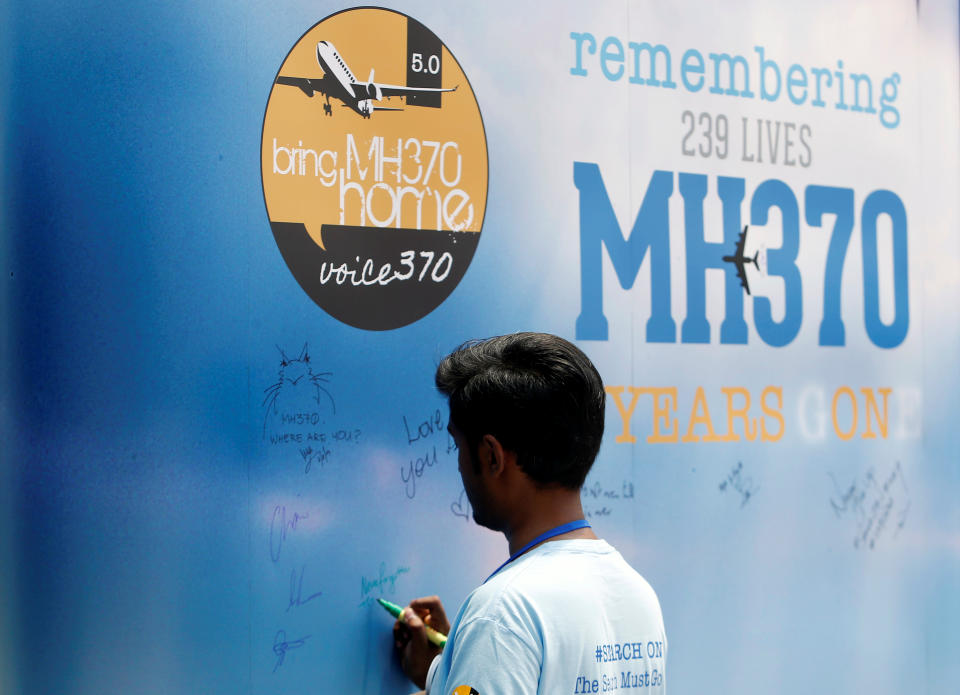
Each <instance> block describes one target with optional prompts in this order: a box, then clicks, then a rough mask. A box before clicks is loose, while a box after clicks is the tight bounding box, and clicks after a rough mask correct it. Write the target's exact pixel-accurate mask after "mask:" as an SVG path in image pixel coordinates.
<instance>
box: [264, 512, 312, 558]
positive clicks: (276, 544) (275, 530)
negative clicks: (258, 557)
mask: <svg viewBox="0 0 960 695" xmlns="http://www.w3.org/2000/svg"><path fill="white" fill-rule="evenodd" d="M309 518H310V514H309V513H307V512H293V513H292V514H289V516H288V513H287V508H286V506H284V505H277V506H276V507H274V509H273V518H272V519H271V520H270V559H271V560H273V561H274V562H277V561H278V560H279V559H280V550H281V549H282V548H283V544H284V542H286V540H287V534H288V533H290V532H292V531H296V530H297V526H298V525H299V524H300V522H301V521H303V520H304V519H309Z"/></svg>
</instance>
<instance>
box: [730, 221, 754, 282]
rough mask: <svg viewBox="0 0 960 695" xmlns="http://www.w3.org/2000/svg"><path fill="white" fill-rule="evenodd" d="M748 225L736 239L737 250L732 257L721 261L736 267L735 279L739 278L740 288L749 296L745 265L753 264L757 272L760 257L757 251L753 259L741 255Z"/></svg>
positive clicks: (745, 243)
mask: <svg viewBox="0 0 960 695" xmlns="http://www.w3.org/2000/svg"><path fill="white" fill-rule="evenodd" d="M748 228H749V225H745V226H744V228H743V231H742V232H740V238H739V239H737V250H736V252H735V253H734V255H732V256H724V257H723V260H724V261H726V262H727V263H733V264H734V265H735V266H737V277H738V278H740V286H741V287H742V288H743V289H745V290H746V291H747V294H750V283H748V282H747V272H746V267H745V266H746V265H747V264H749V263H753V265H754V266H755V267H756V269H757V270H760V265H759V264H758V263H757V256H759V255H760V252H759V251H757V252H756V253H755V254H753V258H749V257H748V256H744V255H743V249H744V247H745V246H746V245H747V229H748Z"/></svg>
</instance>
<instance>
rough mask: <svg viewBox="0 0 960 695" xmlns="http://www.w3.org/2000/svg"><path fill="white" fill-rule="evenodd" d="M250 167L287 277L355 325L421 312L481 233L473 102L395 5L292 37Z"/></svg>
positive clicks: (435, 41)
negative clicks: (255, 165) (255, 167)
mask: <svg viewBox="0 0 960 695" xmlns="http://www.w3.org/2000/svg"><path fill="white" fill-rule="evenodd" d="M260 169H261V176H262V179H263V197H264V201H265V202H266V206H267V214H268V216H269V218H270V227H271V229H272V230H273V235H274V239H275V240H276V242H277V246H278V247H279V249H280V253H281V254H282V255H283V259H284V261H286V264H287V267H288V268H289V269H290V272H291V273H293V276H294V278H296V280H297V282H298V283H299V284H300V286H301V287H302V288H303V290H304V291H305V292H306V293H307V294H308V295H309V296H310V297H311V299H313V300H314V301H315V302H316V303H317V304H318V305H319V306H320V307H321V308H323V309H324V311H326V312H327V313H329V314H330V315H331V316H333V317H335V318H336V319H338V320H340V321H342V322H344V323H346V324H349V325H351V326H355V327H357V328H364V329H369V330H388V329H392V328H399V327H401V326H405V325H407V324H410V323H413V322H414V321H417V320H419V319H421V318H423V317H424V316H426V315H427V314H429V313H430V312H431V311H433V310H434V309H435V308H436V307H437V306H439V304H440V303H441V302H442V301H443V300H444V299H446V298H447V296H448V295H449V294H450V293H451V292H452V291H453V290H454V288H455V287H456V286H457V284H458V283H459V282H460V279H461V278H462V277H463V275H464V273H465V272H466V270H467V267H468V266H469V265H470V261H471V259H472V258H473V254H474V251H476V248H477V243H478V242H479V240H480V230H481V228H482V226H483V217H484V213H485V211H486V204H487V141H486V135H485V133H484V129H483V121H482V119H481V116H480V108H479V107H478V106H477V100H476V98H475V97H474V94H473V90H472V89H471V87H470V83H469V81H468V80H467V77H466V75H465V74H464V72H463V70H462V68H461V67H460V64H459V63H458V62H457V60H456V58H454V57H453V54H452V53H451V52H450V51H449V50H448V49H447V47H446V46H445V45H444V44H443V42H442V41H441V40H440V39H439V38H438V37H437V36H436V35H435V34H434V33H433V32H432V31H430V29H428V28H427V27H425V26H423V25H422V24H420V23H419V22H418V21H416V20H415V19H413V18H411V17H408V16H406V15H404V14H402V13H400V12H395V11H393V10H386V9H379V8H360V9H353V10H345V11H343V12H339V13H337V14H334V15H331V16H330V17H327V18H326V19H324V20H322V21H320V22H318V23H317V24H315V25H314V26H313V27H311V28H310V29H309V30H308V31H307V32H306V33H305V34H304V35H303V36H302V37H301V38H300V40H299V41H297V43H296V44H295V45H294V46H293V48H292V49H290V52H289V54H287V57H286V59H285V60H284V61H283V64H282V65H281V66H280V70H279V72H278V73H277V76H276V78H275V79H274V84H273V86H272V88H271V90H270V98H269V101H268V102H267V109H266V113H265V114H264V119H263V137H262V140H261V151H260Z"/></svg>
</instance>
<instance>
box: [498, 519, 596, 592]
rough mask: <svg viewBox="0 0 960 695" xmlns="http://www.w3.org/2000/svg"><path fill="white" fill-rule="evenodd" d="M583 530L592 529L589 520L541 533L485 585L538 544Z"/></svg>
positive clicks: (569, 523)
mask: <svg viewBox="0 0 960 695" xmlns="http://www.w3.org/2000/svg"><path fill="white" fill-rule="evenodd" d="M581 528H590V524H588V523H587V520H586V519H577V520H576V521H568V522H567V523H565V524H560V525H559V526H555V527H553V528H552V529H550V530H549V531H545V532H544V533H541V534H540V535H539V536H537V537H536V538H534V539H533V540H532V541H530V542H529V543H527V544H526V545H525V546H523V547H522V548H520V550H518V551H517V552H515V553H514V554H513V555H511V556H510V557H509V558H508V559H507V561H506V562H504V563H503V564H502V565H500V566H499V567H498V568H497V569H495V570H494V571H493V574H491V575H490V576H489V577H487V578H486V579H485V580H484V582H483V583H484V584H486V583H487V582H489V581H490V580H491V579H493V576H494V575H495V574H496V573H497V572H499V571H500V570H502V569H503V568H504V567H506V566H507V565H509V564H510V563H511V562H513V561H514V560H516V559H517V558H518V557H520V556H521V555H523V554H524V553H525V552H527V551H528V550H530V548H532V547H533V546H535V545H537V544H538V543H543V542H544V541H546V540H550V539H551V538H553V537H555V536H561V535H563V534H564V533H569V532H570V531H576V530H577V529H581Z"/></svg>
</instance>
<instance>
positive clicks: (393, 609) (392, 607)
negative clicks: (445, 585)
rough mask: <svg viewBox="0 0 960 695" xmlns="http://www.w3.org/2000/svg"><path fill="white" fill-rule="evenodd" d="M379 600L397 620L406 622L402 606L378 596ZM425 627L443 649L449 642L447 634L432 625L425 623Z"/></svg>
mask: <svg viewBox="0 0 960 695" xmlns="http://www.w3.org/2000/svg"><path fill="white" fill-rule="evenodd" d="M377 602H378V603H379V604H380V605H381V606H383V607H384V608H386V609H387V612H388V613H389V614H390V615H392V616H393V617H394V618H396V619H397V620H399V621H401V622H406V621H404V620H403V618H402V617H401V616H402V615H403V608H401V607H400V606H398V605H397V604H395V603H390V602H389V601H387V600H385V599H382V598H378V599H377ZM424 627H426V628H427V639H428V640H430V641H431V642H432V643H433V644H435V645H437V646H438V647H440V648H441V649H442V648H443V646H444V645H445V644H446V643H447V636H446V635H444V634H443V633H441V632H437V631H436V630H434V629H433V628H432V627H430V626H428V625H425V626H424Z"/></svg>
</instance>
